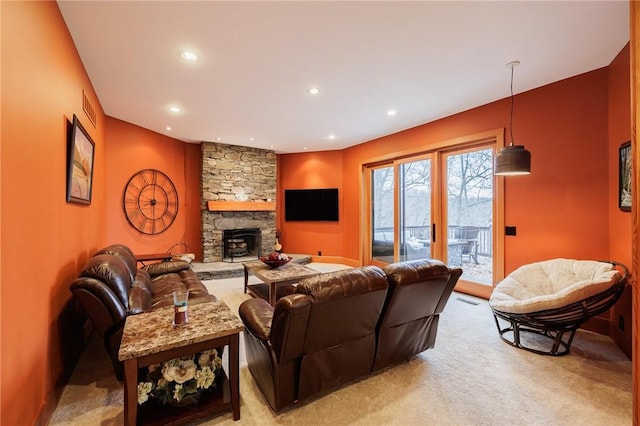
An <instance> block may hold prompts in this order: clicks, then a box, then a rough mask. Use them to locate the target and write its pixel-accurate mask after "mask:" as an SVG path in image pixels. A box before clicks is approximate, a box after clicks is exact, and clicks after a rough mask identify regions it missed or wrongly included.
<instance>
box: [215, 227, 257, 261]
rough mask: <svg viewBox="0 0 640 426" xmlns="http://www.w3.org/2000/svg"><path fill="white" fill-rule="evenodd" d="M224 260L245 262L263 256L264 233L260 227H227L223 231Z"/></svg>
mask: <svg viewBox="0 0 640 426" xmlns="http://www.w3.org/2000/svg"><path fill="white" fill-rule="evenodd" d="M222 253H223V258H222V260H223V261H224V262H245V261H247V260H257V259H259V258H260V256H262V233H261V232H260V229H259V228H245V229H225V230H223V231H222Z"/></svg>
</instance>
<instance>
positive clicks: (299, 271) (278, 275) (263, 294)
mask: <svg viewBox="0 0 640 426" xmlns="http://www.w3.org/2000/svg"><path fill="white" fill-rule="evenodd" d="M242 266H244V292H245V293H249V294H250V295H252V296H253V297H260V298H262V299H265V300H266V301H267V302H269V304H270V305H271V306H275V304H276V301H277V297H276V291H277V290H278V288H277V287H278V286H283V285H290V284H295V283H297V282H298V281H300V280H301V279H303V278H307V277H312V276H314V275H319V274H320V272H318V271H314V270H313V269H311V268H307V267H306V266H304V265H300V264H299V263H295V262H289V263H287V264H285V265H282V266H280V267H278V268H273V269H271V267H269V266H268V265H266V264H264V263H263V262H261V261H259V260H254V261H251V262H244V263H243V264H242ZM249 274H253V275H255V276H256V277H258V278H259V279H260V280H262V281H263V282H264V284H251V285H249Z"/></svg>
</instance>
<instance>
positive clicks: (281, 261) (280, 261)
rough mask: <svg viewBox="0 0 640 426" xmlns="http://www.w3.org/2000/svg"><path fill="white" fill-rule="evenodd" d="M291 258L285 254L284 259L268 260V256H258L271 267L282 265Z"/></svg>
mask: <svg viewBox="0 0 640 426" xmlns="http://www.w3.org/2000/svg"><path fill="white" fill-rule="evenodd" d="M291 259H293V258H292V257H289V256H287V258H286V259H278V260H270V259H269V257H267V256H263V257H261V258H260V260H261V261H262V263H264V264H265V265H267V266H268V267H270V268H271V269H275V268H279V267H280V266H282V265H285V264H287V263H289V261H291Z"/></svg>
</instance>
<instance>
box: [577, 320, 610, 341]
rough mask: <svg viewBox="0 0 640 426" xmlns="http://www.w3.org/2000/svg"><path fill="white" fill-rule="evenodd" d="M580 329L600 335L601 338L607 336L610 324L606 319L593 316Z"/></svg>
mask: <svg viewBox="0 0 640 426" xmlns="http://www.w3.org/2000/svg"><path fill="white" fill-rule="evenodd" d="M580 328H582V329H584V330H589V331H593V332H594V333H598V334H602V335H603V336H609V332H610V328H611V322H610V321H609V319H608V318H603V317H599V316H595V317H591V318H589V320H588V321H587V322H586V323H584V324H582V325H581V326H580Z"/></svg>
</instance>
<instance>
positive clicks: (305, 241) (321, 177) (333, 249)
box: [277, 151, 346, 256]
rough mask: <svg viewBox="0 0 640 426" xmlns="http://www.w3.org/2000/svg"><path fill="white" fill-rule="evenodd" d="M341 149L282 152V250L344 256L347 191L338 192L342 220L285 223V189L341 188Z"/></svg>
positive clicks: (280, 216) (280, 202)
mask: <svg viewBox="0 0 640 426" xmlns="http://www.w3.org/2000/svg"><path fill="white" fill-rule="evenodd" d="M342 169H343V164H342V152H341V151H324V152H312V153H309V154H291V155H281V156H279V161H278V195H277V199H278V213H277V220H278V223H279V227H280V228H279V229H280V230H281V231H282V232H281V236H280V238H281V242H283V244H282V245H283V247H282V250H283V251H285V252H289V253H308V254H313V255H317V254H318V252H319V251H321V252H322V255H323V256H342V253H343V251H344V247H343V237H344V233H345V230H344V223H345V214H346V213H345V210H344V202H345V200H344V191H343V190H341V191H338V203H339V206H340V207H339V208H340V210H339V212H338V214H339V217H340V221H339V222H286V221H285V220H284V208H283V206H284V190H285V189H307V188H336V187H338V188H339V187H342V182H343V180H342Z"/></svg>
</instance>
